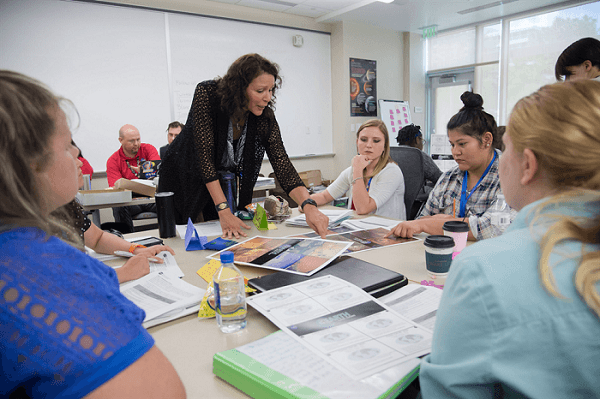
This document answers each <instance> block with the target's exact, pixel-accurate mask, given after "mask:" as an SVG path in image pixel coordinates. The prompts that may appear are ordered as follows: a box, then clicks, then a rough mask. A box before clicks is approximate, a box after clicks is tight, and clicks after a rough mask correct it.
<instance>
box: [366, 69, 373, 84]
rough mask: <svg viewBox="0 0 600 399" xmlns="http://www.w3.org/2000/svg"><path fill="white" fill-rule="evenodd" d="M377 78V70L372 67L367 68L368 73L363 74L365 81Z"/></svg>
mask: <svg viewBox="0 0 600 399" xmlns="http://www.w3.org/2000/svg"><path fill="white" fill-rule="evenodd" d="M374 80H375V71H374V70H372V69H369V70H367V73H365V74H364V75H363V82H372V81H374Z"/></svg>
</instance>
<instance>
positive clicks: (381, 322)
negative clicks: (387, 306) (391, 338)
mask: <svg viewBox="0 0 600 399" xmlns="http://www.w3.org/2000/svg"><path fill="white" fill-rule="evenodd" d="M392 323H393V322H392V320H390V319H377V320H373V321H371V322H369V323H368V324H367V328H370V329H374V330H378V329H381V328H386V327H388V326H391V325H392Z"/></svg>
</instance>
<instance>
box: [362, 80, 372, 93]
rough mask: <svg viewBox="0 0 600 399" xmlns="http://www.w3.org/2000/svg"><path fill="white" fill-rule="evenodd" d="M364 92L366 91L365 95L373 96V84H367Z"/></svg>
mask: <svg viewBox="0 0 600 399" xmlns="http://www.w3.org/2000/svg"><path fill="white" fill-rule="evenodd" d="M363 91H364V92H365V93H367V94H368V95H371V94H373V83H371V82H366V83H365V84H364V85H363Z"/></svg>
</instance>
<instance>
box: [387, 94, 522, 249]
mask: <svg viewBox="0 0 600 399" xmlns="http://www.w3.org/2000/svg"><path fill="white" fill-rule="evenodd" d="M460 99H461V100H462V102H463V104H464V106H463V107H462V108H461V110H460V111H459V112H458V113H457V114H456V115H454V116H453V117H452V118H451V119H450V121H449V122H448V125H447V129H448V139H449V141H450V144H451V146H452V156H453V157H454V160H455V161H456V162H457V163H458V166H455V167H454V168H452V169H450V170H449V171H447V172H446V173H444V174H443V175H442V177H441V178H440V179H439V180H438V182H437V184H436V185H435V187H434V189H433V191H432V192H431V194H430V195H429V199H428V200H427V202H426V203H425V207H424V208H423V210H422V211H421V214H420V215H419V217H418V218H417V219H416V220H411V221H407V222H402V223H400V224H399V225H397V226H396V227H395V228H394V229H392V230H391V232H390V235H392V234H394V235H396V236H399V237H412V236H413V235H414V234H418V233H428V234H443V229H442V227H443V225H444V223H445V222H447V221H450V220H464V221H465V222H467V223H468V224H469V236H468V237H469V239H470V240H481V239H484V238H490V237H492V236H493V235H494V234H495V232H496V230H495V229H494V228H493V226H492V225H491V220H490V219H491V214H490V212H489V209H490V207H491V206H492V204H493V203H494V201H495V200H496V199H497V196H498V194H501V191H500V179H499V177H498V160H499V158H500V154H501V152H500V151H499V150H495V148H496V147H497V145H498V138H497V135H496V121H495V120H494V117H493V116H492V115H490V114H488V113H487V112H485V111H484V110H483V99H482V98H481V96H480V95H479V94H475V93H472V92H470V91H466V92H464V93H463V94H462V95H461V96H460ZM511 212H512V213H511V215H512V217H514V214H515V212H514V211H511Z"/></svg>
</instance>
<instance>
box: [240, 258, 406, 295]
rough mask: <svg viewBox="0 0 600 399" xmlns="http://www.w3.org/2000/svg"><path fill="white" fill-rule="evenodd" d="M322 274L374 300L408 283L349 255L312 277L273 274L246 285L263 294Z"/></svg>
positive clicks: (404, 279)
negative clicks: (367, 294)
mask: <svg viewBox="0 0 600 399" xmlns="http://www.w3.org/2000/svg"><path fill="white" fill-rule="evenodd" d="M325 275H333V276H336V277H339V278H341V279H343V280H346V281H348V282H351V283H352V284H355V285H356V286H358V287H360V288H362V289H363V290H364V291H365V292H368V293H369V294H371V295H372V296H374V297H375V298H379V297H381V296H383V295H386V294H389V293H390V292H393V291H395V290H397V289H398V288H401V287H404V286H405V285H407V284H408V280H407V279H406V277H404V276H403V275H402V274H400V273H397V272H394V271H392V270H388V269H386V268H383V267H380V266H377V265H374V264H372V263H369V262H366V261H364V260H361V259H357V258H353V257H351V256H340V257H339V258H338V259H336V260H335V261H333V262H331V264H329V265H328V266H327V267H325V268H323V269H322V270H319V271H318V272H316V273H315V274H313V275H312V276H301V275H298V274H292V273H285V272H277V273H274V274H269V275H267V276H262V277H257V278H253V279H250V280H248V285H249V286H250V287H252V288H255V289H256V290H257V291H258V292H264V291H268V290H271V289H274V288H280V287H284V286H286V285H290V284H294V283H299V282H301V281H305V280H307V279H310V278H316V277H321V276H325Z"/></svg>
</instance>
